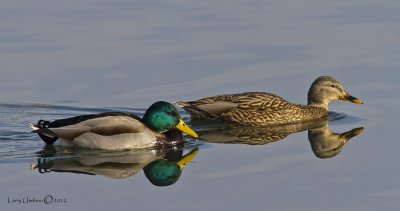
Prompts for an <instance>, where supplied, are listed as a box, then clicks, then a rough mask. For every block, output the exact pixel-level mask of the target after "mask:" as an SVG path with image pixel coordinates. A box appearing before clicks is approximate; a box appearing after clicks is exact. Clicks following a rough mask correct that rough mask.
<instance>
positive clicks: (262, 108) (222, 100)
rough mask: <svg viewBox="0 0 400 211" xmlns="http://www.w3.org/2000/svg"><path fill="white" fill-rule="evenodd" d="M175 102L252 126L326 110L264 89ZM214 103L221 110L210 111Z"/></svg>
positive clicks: (291, 120) (301, 118) (311, 116)
mask: <svg viewBox="0 0 400 211" xmlns="http://www.w3.org/2000/svg"><path fill="white" fill-rule="evenodd" d="M178 104H180V105H181V106H183V107H184V108H185V109H186V110H188V112H189V113H191V114H192V113H193V110H194V109H191V108H198V109H200V110H202V111H204V112H206V113H208V114H211V115H209V116H214V117H219V118H222V119H224V120H227V121H230V122H234V123H238V124H243V125H254V126H259V125H273V124H288V123H294V122H301V121H307V120H311V119H316V118H319V117H323V116H325V115H326V114H327V112H326V111H325V110H324V109H321V108H318V107H313V106H305V105H299V104H292V103H289V102H288V101H286V100H285V99H283V98H281V97H279V96H277V95H274V94H272V93H267V92H245V93H240V94H226V95H218V96H213V97H207V98H203V99H200V100H197V101H193V102H187V103H178ZM213 106H216V107H218V106H219V111H222V112H220V114H219V115H218V113H213V109H209V110H207V108H213ZM221 107H222V108H221ZM223 108H225V110H224V109H223ZM214 110H216V109H214ZM210 111H211V113H210ZM195 117H199V118H204V117H207V115H196V116H195Z"/></svg>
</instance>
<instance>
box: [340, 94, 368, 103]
mask: <svg viewBox="0 0 400 211" xmlns="http://www.w3.org/2000/svg"><path fill="white" fill-rule="evenodd" d="M339 99H341V100H346V101H350V102H352V103H356V104H364V102H363V101H362V100H360V99H358V98H356V97H353V96H351V95H349V94H346V95H343V96H340V97H339Z"/></svg>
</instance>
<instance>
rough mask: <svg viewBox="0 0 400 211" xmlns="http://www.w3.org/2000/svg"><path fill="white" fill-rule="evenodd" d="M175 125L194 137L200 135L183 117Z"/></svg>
mask: <svg viewBox="0 0 400 211" xmlns="http://www.w3.org/2000/svg"><path fill="white" fill-rule="evenodd" d="M175 127H176V129H178V130H180V131H182V132H184V133H186V134H188V135H189V136H192V137H194V138H198V137H199V136H198V135H197V133H196V132H194V131H193V130H192V129H191V128H190V127H189V126H187V124H186V123H185V122H184V121H183V120H182V119H180V120H179V123H178V124H177V125H176V126H175Z"/></svg>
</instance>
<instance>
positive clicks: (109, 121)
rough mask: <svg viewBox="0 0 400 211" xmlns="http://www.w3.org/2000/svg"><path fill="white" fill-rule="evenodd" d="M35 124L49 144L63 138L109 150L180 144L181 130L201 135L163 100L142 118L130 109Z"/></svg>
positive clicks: (69, 141) (36, 129) (152, 106)
mask: <svg viewBox="0 0 400 211" xmlns="http://www.w3.org/2000/svg"><path fill="white" fill-rule="evenodd" d="M31 128H32V129H33V131H32V132H34V133H38V134H39V136H40V137H41V138H42V140H43V141H44V142H46V143H47V144H53V143H54V142H55V141H57V140H58V139H59V138H60V141H61V142H62V144H67V145H72V146H78V147H85V148H96V149H108V150H118V149H129V148H131V149H132V148H151V147H163V146H173V145H178V144H181V143H183V138H182V134H181V133H180V132H177V130H180V131H182V132H184V133H186V134H188V135H190V136H193V137H195V138H197V137H198V136H197V134H196V133H195V132H194V131H193V130H192V129H190V128H189V127H188V126H187V125H186V124H185V123H184V122H183V120H182V119H181V117H180V115H179V113H178V111H177V110H176V108H175V107H174V106H173V105H172V104H170V103H167V102H163V101H160V102H156V103H154V104H153V105H151V106H150V107H149V108H148V109H147V110H146V112H145V114H144V116H143V118H142V119H140V118H139V117H137V116H135V115H132V114H129V113H123V112H106V113H100V114H91V115H81V116H76V117H71V118H67V119H60V120H55V121H53V122H49V121H44V120H40V121H39V122H38V124H37V125H31ZM176 129H177V130H176Z"/></svg>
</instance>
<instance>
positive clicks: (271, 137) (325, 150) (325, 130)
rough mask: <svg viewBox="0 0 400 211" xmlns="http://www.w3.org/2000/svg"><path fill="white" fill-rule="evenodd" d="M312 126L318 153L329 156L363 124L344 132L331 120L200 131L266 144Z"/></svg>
mask: <svg viewBox="0 0 400 211" xmlns="http://www.w3.org/2000/svg"><path fill="white" fill-rule="evenodd" d="M305 130H308V139H309V141H310V144H311V148H312V150H313V152H314V153H315V155H316V156H317V157H319V158H328V157H333V156H335V155H337V154H338V153H339V152H340V151H341V149H342V148H343V147H344V145H345V144H346V143H347V141H349V140H350V139H351V138H353V137H354V136H356V135H358V134H360V133H361V132H362V131H363V128H362V127H360V128H355V129H352V130H350V131H347V132H344V133H334V132H332V131H331V130H330V129H329V127H328V121H327V120H320V121H313V122H307V123H303V124H300V123H299V124H291V125H275V126H269V127H252V126H241V127H235V126H231V127H227V128H220V129H217V130H206V131H199V134H200V139H202V140H204V141H206V142H210V143H225V144H249V145H264V144H269V143H272V142H276V141H280V140H283V139H284V138H286V137H287V136H288V135H290V134H292V133H298V132H301V131H305Z"/></svg>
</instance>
